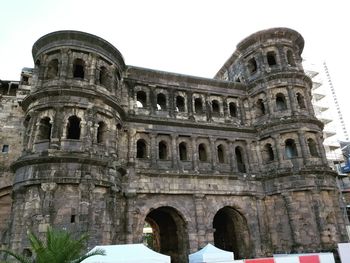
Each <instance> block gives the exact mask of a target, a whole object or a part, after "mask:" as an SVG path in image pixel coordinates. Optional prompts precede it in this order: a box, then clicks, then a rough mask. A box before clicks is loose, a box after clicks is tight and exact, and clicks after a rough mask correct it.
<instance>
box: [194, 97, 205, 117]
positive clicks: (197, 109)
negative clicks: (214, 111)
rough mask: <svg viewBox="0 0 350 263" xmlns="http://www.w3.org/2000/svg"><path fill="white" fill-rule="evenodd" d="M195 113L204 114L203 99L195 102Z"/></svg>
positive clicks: (197, 99)
mask: <svg viewBox="0 0 350 263" xmlns="http://www.w3.org/2000/svg"><path fill="white" fill-rule="evenodd" d="M194 111H195V112H196V113H203V103H202V99H201V98H196V99H195V100H194Z"/></svg>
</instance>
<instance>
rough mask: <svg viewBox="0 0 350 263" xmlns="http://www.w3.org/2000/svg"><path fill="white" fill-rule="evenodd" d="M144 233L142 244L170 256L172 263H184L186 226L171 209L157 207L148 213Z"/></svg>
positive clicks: (186, 237)
mask: <svg viewBox="0 0 350 263" xmlns="http://www.w3.org/2000/svg"><path fill="white" fill-rule="evenodd" d="M145 227H146V228H147V229H150V228H151V231H146V233H145V231H144V239H145V240H144V243H147V245H148V246H149V247H150V248H152V249H153V250H155V251H157V252H159V253H162V254H165V255H169V256H171V262H172V263H186V262H187V256H188V252H189V242H188V233H187V226H186V223H185V221H184V219H183V218H182V216H181V215H180V214H179V212H178V211H177V210H176V209H174V208H172V207H167V206H164V207H159V208H157V209H154V210H152V211H151V212H149V213H148V215H147V216H146V219H145Z"/></svg>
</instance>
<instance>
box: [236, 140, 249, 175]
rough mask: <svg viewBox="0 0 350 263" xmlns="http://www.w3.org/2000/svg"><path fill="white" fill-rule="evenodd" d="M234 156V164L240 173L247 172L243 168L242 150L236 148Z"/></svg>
mask: <svg viewBox="0 0 350 263" xmlns="http://www.w3.org/2000/svg"><path fill="white" fill-rule="evenodd" d="M235 155H236V163H237V169H238V171H239V172H241V173H245V172H246V171H247V170H246V168H245V164H244V160H243V150H242V148H241V147H239V146H237V147H236V149H235Z"/></svg>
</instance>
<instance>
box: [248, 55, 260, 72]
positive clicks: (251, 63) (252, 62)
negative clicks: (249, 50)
mask: <svg viewBox="0 0 350 263" xmlns="http://www.w3.org/2000/svg"><path fill="white" fill-rule="evenodd" d="M257 69H258V66H257V64H256V60H255V58H251V59H250V60H249V61H248V70H249V73H250V74H254V73H255V72H256V71H257Z"/></svg>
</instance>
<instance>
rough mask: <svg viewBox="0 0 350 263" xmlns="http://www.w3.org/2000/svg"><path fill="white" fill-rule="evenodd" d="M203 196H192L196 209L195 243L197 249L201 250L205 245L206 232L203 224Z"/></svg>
mask: <svg viewBox="0 0 350 263" xmlns="http://www.w3.org/2000/svg"><path fill="white" fill-rule="evenodd" d="M204 197H205V195H204V194H194V195H193V198H194V204H195V209H196V211H195V212H196V213H195V214H196V226H197V242H198V247H197V248H203V247H204V246H205V245H206V241H207V240H206V230H205V224H204V216H205V211H204V205H203V199H204Z"/></svg>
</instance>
